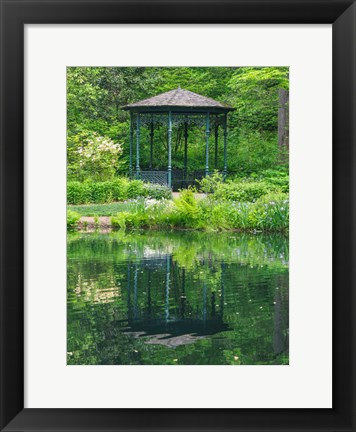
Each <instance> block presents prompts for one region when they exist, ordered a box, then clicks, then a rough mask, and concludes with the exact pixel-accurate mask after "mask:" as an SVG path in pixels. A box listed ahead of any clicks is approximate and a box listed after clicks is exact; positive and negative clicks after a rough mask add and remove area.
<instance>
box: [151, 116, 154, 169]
mask: <svg viewBox="0 0 356 432" xmlns="http://www.w3.org/2000/svg"><path fill="white" fill-rule="evenodd" d="M153 136H154V129H153V120H151V129H150V169H152V154H153Z"/></svg>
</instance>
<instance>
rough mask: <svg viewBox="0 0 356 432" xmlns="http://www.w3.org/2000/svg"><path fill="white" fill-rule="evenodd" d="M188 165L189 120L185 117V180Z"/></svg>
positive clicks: (184, 178) (185, 178)
mask: <svg viewBox="0 0 356 432" xmlns="http://www.w3.org/2000/svg"><path fill="white" fill-rule="evenodd" d="M187 165H188V121H187V119H185V122H184V170H183V181H184V182H185V181H186V180H187Z"/></svg>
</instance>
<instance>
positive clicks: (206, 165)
mask: <svg viewBox="0 0 356 432" xmlns="http://www.w3.org/2000/svg"><path fill="white" fill-rule="evenodd" d="M209 137H210V113H209V112H207V113H206V126H205V177H208V175H209Z"/></svg>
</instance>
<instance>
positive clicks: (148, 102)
mask: <svg viewBox="0 0 356 432" xmlns="http://www.w3.org/2000/svg"><path fill="white" fill-rule="evenodd" d="M122 109H124V110H129V111H174V110H178V111H182V110H187V111H199V112H202V111H204V112H208V111H213V112H214V111H215V112H228V111H233V110H234V109H235V108H233V107H231V106H229V105H226V104H223V103H221V102H218V101H216V100H214V99H211V98H208V97H206V96H202V95H200V94H197V93H193V92H191V91H189V90H184V89H182V88H180V87H178V88H177V89H174V90H170V91H168V92H165V93H161V94H159V95H157V96H153V97H151V98H148V99H143V100H141V101H137V102H133V103H131V104H128V105H125V106H123V107H122Z"/></svg>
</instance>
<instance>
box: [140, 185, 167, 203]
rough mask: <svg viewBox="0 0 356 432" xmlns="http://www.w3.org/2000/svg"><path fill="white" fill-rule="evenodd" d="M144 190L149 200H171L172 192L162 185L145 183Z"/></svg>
mask: <svg viewBox="0 0 356 432" xmlns="http://www.w3.org/2000/svg"><path fill="white" fill-rule="evenodd" d="M145 188H146V190H147V195H146V196H149V197H150V198H154V199H157V200H159V199H171V198H172V190H171V189H170V188H169V187H167V186H163V185H159V184H153V183H146V184H145Z"/></svg>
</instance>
